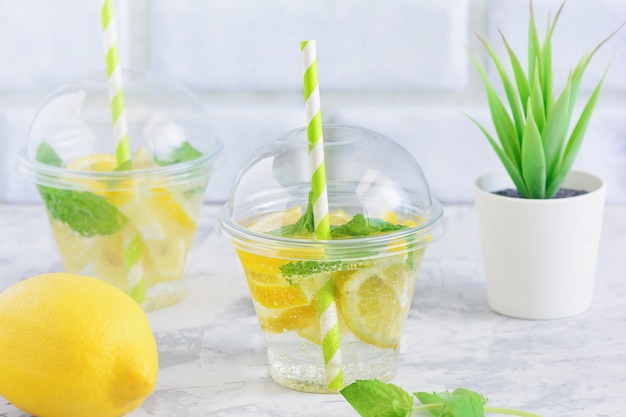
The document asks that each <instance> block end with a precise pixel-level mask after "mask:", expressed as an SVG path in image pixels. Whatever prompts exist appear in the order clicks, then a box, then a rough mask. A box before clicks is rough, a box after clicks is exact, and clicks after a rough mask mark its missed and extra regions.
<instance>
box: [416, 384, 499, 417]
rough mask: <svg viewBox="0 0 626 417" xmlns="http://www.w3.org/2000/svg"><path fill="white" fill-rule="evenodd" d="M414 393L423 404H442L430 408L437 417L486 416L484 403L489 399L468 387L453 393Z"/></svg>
mask: <svg viewBox="0 0 626 417" xmlns="http://www.w3.org/2000/svg"><path fill="white" fill-rule="evenodd" d="M413 395H415V396H416V397H417V399H418V400H420V402H421V403H422V404H425V405H433V404H440V405H441V408H438V409H437V408H435V409H430V410H429V411H430V413H431V414H432V415H434V416H435V417H485V411H484V405H485V403H487V399H486V398H485V397H483V396H482V395H480V394H478V393H477V392H475V391H472V390H469V389H466V388H457V389H455V390H454V391H453V392H452V393H450V392H448V391H446V392H439V393H432V394H429V393H427V392H416V393H414V394H413Z"/></svg>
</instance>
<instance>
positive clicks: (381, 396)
mask: <svg viewBox="0 0 626 417" xmlns="http://www.w3.org/2000/svg"><path fill="white" fill-rule="evenodd" d="M340 393H341V395H343V397H344V398H345V399H346V400H347V401H348V403H350V405H351V406H352V407H353V408H354V409H355V410H356V412H357V413H359V415H361V416H362V417H409V416H411V415H412V414H413V413H414V412H416V411H421V410H427V411H429V412H430V413H431V414H432V415H433V416H435V417H484V416H485V413H496V414H504V415H511V416H520V417H539V416H538V415H536V414H532V413H529V412H527V411H520V410H511V409H507V408H499V407H488V406H486V405H485V404H486V403H487V398H485V397H484V396H483V395H481V394H479V393H477V392H475V391H472V390H469V389H467V388H457V389H455V390H454V391H452V392H449V391H445V392H433V393H428V392H415V393H413V396H414V397H416V398H417V400H419V402H420V403H421V404H418V405H416V404H415V401H414V398H413V396H411V394H409V393H408V392H407V391H405V390H404V389H402V388H400V387H399V386H397V385H394V384H390V383H385V382H381V381H378V380H359V381H355V382H353V383H352V384H350V385H348V386H347V387H345V388H344V389H342V390H341V391H340Z"/></svg>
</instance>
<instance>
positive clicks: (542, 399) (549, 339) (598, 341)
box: [0, 205, 626, 417]
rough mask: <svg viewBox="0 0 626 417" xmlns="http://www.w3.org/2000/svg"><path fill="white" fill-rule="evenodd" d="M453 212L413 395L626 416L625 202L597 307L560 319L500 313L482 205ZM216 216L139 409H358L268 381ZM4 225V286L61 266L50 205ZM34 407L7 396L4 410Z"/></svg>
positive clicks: (409, 359) (419, 294)
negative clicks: (446, 394) (489, 294)
mask: <svg viewBox="0 0 626 417" xmlns="http://www.w3.org/2000/svg"><path fill="white" fill-rule="evenodd" d="M445 210H446V217H447V220H448V223H449V231H448V233H447V235H446V237H445V238H443V239H442V240H440V241H438V242H435V243H434V244H432V245H431V247H430V248H429V249H428V251H427V253H426V257H425V258H424V262H423V267H422V271H421V274H420V278H419V281H418V284H417V288H416V290H415V298H414V300H413V304H412V307H411V310H410V315H409V320H408V322H407V325H406V328H405V332H404V335H403V339H402V342H401V346H400V361H399V371H398V374H397V375H396V377H395V378H394V379H393V380H392V381H391V382H393V383H395V384H397V385H400V386H401V387H403V388H405V389H406V390H408V391H409V392H415V391H441V390H452V389H454V388H457V387H466V388H470V389H474V390H476V391H479V392H481V393H483V394H484V395H485V396H487V397H488V398H489V404H490V405H492V406H509V407H512V408H518V409H523V410H527V411H531V412H534V413H537V414H539V415H541V416H542V417H592V416H593V417H619V416H624V415H625V411H624V410H626V273H625V271H626V206H608V207H607V208H606V212H605V221H604V230H603V235H602V241H601V252H600V256H599V261H598V262H599V264H598V274H597V279H596V285H595V292H594V299H593V304H592V306H591V308H590V309H589V310H588V311H587V312H585V313H583V314H581V315H578V316H575V317H572V318H567V319H560V320H548V321H529V320H518V319H512V318H507V317H503V316H500V315H498V314H496V313H494V312H492V311H491V310H490V309H489V307H488V305H487V300H486V294H485V282H484V276H483V268H482V263H481V251H480V246H479V243H478V230H477V221H476V216H475V212H474V208H473V207H472V206H446V207H445ZM218 211H219V207H217V206H211V205H207V206H206V207H205V209H204V211H203V215H202V219H201V224H200V228H199V232H198V236H197V239H196V243H195V247H194V252H193V258H192V260H191V270H190V275H189V279H188V295H187V297H186V298H185V299H184V300H183V301H182V302H180V303H179V304H177V305H175V306H172V307H169V308H166V309H163V310H160V311H155V312H149V313H148V317H149V319H150V322H151V325H152V326H153V330H154V333H155V336H156V340H157V343H158V347H159V358H160V371H159V376H158V380H157V385H156V389H155V392H154V393H153V394H152V395H151V396H150V397H149V398H148V399H147V400H146V401H145V402H144V403H143V405H142V406H141V407H140V408H139V409H137V410H135V411H134V412H132V413H131V414H130V416H131V417H147V416H159V417H193V416H220V417H230V416H238V417H246V416H260V417H264V416H265V417H270V416H272V417H273V416H294V417H296V416H308V417H317V416H319V417H321V416H333V415H335V416H356V415H357V414H356V412H354V411H353V410H352V408H351V407H350V406H349V405H348V404H347V403H346V402H345V401H344V399H343V397H341V396H340V395H324V394H306V393H300V392H296V391H291V390H288V389H285V388H282V387H281V386H279V385H278V384H276V383H275V382H273V380H272V379H271V378H270V376H269V373H268V365H267V359H266V357H265V350H264V340H263V336H262V334H261V330H260V328H259V326H258V323H257V320H256V317H255V313H254V309H253V306H252V303H251V301H250V298H249V296H248V290H247V286H246V283H245V279H244V277H243V274H242V270H241V267H240V266H239V264H238V261H237V259H236V256H235V253H234V251H233V250H232V249H231V248H230V247H229V246H228V245H227V244H226V243H224V242H223V241H222V240H221V239H220V238H219V237H218V236H217V235H216V234H215V233H214V226H215V221H216V217H217V213H218ZM0 233H1V235H0V290H3V289H5V288H6V287H8V286H9V285H11V284H13V283H15V282H17V281H19V280H21V279H24V278H27V277H29V276H32V275H36V274H39V273H43V272H52V271H58V270H61V263H60V259H59V256H58V254H57V252H56V248H55V245H54V241H53V239H52V235H51V232H50V229H49V227H48V224H47V220H46V217H45V214H44V211H43V208H42V206H40V205H0ZM0 337H1V335H0ZM23 416H25V414H24V413H23V412H21V411H19V410H17V409H16V408H14V407H13V406H12V405H10V404H9V403H8V402H7V401H5V400H4V399H2V398H0V417H23ZM68 417H76V416H68Z"/></svg>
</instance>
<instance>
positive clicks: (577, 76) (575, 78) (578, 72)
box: [570, 23, 626, 117]
mask: <svg viewBox="0 0 626 417" xmlns="http://www.w3.org/2000/svg"><path fill="white" fill-rule="evenodd" d="M624 25H626V23H622V25H620V27H618V28H617V29H616V30H615V31H614V32H613V33H611V34H610V35H609V36H607V37H606V38H605V39H604V40H603V41H602V42H600V43H599V44H598V45H596V47H595V48H594V49H593V50H592V51H591V52H590V53H587V54H585V55H584V56H583V57H582V58H581V60H580V61H579V62H578V65H576V67H575V68H574V71H573V72H572V75H571V77H572V87H571V92H570V117H571V114H572V113H573V112H574V107H575V104H576V99H577V97H578V90H579V88H580V83H581V81H582V77H583V74H584V73H585V70H586V69H587V65H589V62H590V61H591V58H593V56H594V55H595V54H596V52H598V50H599V49H600V48H601V47H602V45H604V44H605V43H606V42H608V40H609V39H611V38H612V37H613V36H614V35H615V34H616V33H617V32H618V31H619V30H620V29H621V28H622V27H623V26H624Z"/></svg>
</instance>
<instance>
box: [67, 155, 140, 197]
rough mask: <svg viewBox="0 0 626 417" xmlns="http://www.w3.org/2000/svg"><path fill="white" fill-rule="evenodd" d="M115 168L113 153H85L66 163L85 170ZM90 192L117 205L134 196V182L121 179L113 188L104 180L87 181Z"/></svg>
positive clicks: (98, 170) (108, 170) (100, 170)
mask: <svg viewBox="0 0 626 417" xmlns="http://www.w3.org/2000/svg"><path fill="white" fill-rule="evenodd" d="M115 168H117V160H116V159H115V155H111V154H95V155H85V156H82V157H80V158H77V159H75V160H74V161H73V162H72V163H71V164H69V165H68V169H70V170H74V171H85V172H112V171H114V170H115ZM88 184H89V189H90V191H91V192H93V193H95V194H98V195H100V196H102V197H105V198H106V199H107V200H108V201H109V202H110V203H111V204H114V205H115V206H119V205H121V204H124V203H125V202H127V201H128V200H130V199H131V198H133V197H134V195H135V188H136V184H135V181H134V180H130V179H127V180H123V181H120V182H118V183H117V184H115V189H111V187H112V184H110V183H109V182H106V181H89V182H88Z"/></svg>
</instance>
